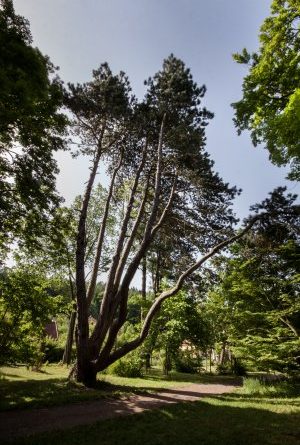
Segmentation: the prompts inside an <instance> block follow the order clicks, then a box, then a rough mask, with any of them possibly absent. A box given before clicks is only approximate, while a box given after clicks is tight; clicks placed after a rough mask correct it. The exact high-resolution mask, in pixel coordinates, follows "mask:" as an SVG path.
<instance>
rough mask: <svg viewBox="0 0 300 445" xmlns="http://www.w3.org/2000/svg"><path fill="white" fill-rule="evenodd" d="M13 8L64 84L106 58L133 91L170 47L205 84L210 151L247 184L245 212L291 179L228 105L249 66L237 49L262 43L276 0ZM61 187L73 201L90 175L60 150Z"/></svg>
mask: <svg viewBox="0 0 300 445" xmlns="http://www.w3.org/2000/svg"><path fill="white" fill-rule="evenodd" d="M14 4H15V9H16V12H17V13H19V14H21V15H24V16H25V17H26V18H28V19H29V21H30V24H31V31H32V34H33V37H34V44H35V45H36V46H38V47H39V48H40V50H41V51H42V52H43V53H45V54H47V55H49V57H50V59H51V60H52V62H53V63H54V64H55V65H58V66H59V67H60V76H61V77H62V79H63V80H64V81H65V82H83V81H87V80H89V79H90V76H91V71H92V69H94V68H97V67H98V66H99V64H100V63H102V62H104V61H107V62H108V63H109V64H110V66H111V68H112V69H113V71H119V70H123V71H125V72H126V73H127V75H128V76H129V78H130V80H131V84H132V87H133V90H134V92H135V94H136V95H138V96H140V97H141V96H142V95H143V93H144V86H143V80H144V79H145V78H147V77H148V76H149V75H153V74H154V73H155V72H156V71H157V70H158V69H159V68H160V66H161V64H162V60H163V59H164V58H165V57H167V56H168V55H169V54H170V53H171V52H172V53H174V54H175V56H176V57H179V58H181V59H182V60H183V61H184V62H185V63H186V65H187V66H189V67H190V68H191V70H192V73H193V76H194V78H195V80H196V81H197V82H198V83H199V84H203V83H204V84H206V86H207V94H206V97H205V100H204V104H205V105H206V106H207V108H208V109H209V110H211V111H213V112H214V113H215V118H214V120H213V121H212V122H211V124H210V125H209V128H208V132H207V135H208V144H207V150H208V152H209V153H210V154H211V157H212V159H214V160H215V168H216V170H217V171H218V172H219V173H220V174H221V176H222V177H223V178H224V180H225V181H226V182H229V183H230V184H231V185H237V186H238V187H240V188H242V189H243V193H242V195H241V196H240V197H239V198H238V199H237V201H236V204H235V210H236V212H237V214H238V216H240V217H244V216H246V215H247V213H248V208H249V206H250V205H251V204H254V203H255V202H258V201H261V200H262V199H264V198H265V197H266V195H267V193H268V192H269V191H271V190H272V189H273V188H274V187H276V186H278V185H283V184H286V185H287V186H288V189H289V190H290V191H293V192H296V193H297V192H298V193H299V192H300V189H299V184H298V185H297V184H295V183H291V182H287V181H285V179H284V178H285V175H286V171H285V170H284V169H282V168H277V167H274V166H273V165H272V164H271V163H270V162H269V161H268V153H267V152H266V151H265V150H263V149H262V148H253V147H252V145H251V140H250V137H249V135H248V134H244V135H242V136H237V134H236V131H235V128H234V126H233V122H232V117H233V111H232V109H231V107H230V104H231V103H232V102H234V101H236V100H238V99H240V98H241V84H242V79H243V76H244V75H245V74H246V72H247V71H246V68H245V67H243V66H241V65H238V64H236V63H235V62H234V61H233V60H232V57H231V54H232V53H233V52H237V51H239V50H241V49H242V48H243V47H247V49H249V50H250V51H254V50H256V49H257V47H258V32H259V27H260V25H261V24H262V21H263V19H264V18H265V17H266V16H268V15H269V9H270V4H271V0H210V1H208V0H51V1H49V0H15V1H14ZM58 160H59V165H60V169H61V174H60V176H59V178H58V188H59V191H60V192H61V193H62V194H63V196H64V197H65V198H66V202H67V203H69V202H70V200H71V199H73V198H74V196H75V195H77V194H79V193H81V192H82V191H83V187H84V181H85V180H86V179H87V175H88V170H87V167H88V164H87V162H86V161H85V160H82V159H77V160H71V158H70V156H69V155H68V154H67V153H64V154H60V155H58Z"/></svg>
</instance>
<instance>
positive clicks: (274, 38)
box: [233, 0, 300, 180]
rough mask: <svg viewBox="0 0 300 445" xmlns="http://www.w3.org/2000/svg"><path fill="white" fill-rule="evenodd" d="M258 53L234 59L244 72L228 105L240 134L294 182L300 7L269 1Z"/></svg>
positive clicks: (299, 112)
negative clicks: (239, 96) (247, 135)
mask: <svg viewBox="0 0 300 445" xmlns="http://www.w3.org/2000/svg"><path fill="white" fill-rule="evenodd" d="M259 39H260V48H259V50H258V52H255V53H252V54H250V53H249V52H248V51H247V50H246V49H244V50H243V51H242V52H241V53H240V54H234V59H235V60H236V61H237V62H238V63H242V64H246V65H247V66H248V67H249V72H248V74H247V75H246V76H245V78H244V81H243V98H242V99H241V100H240V101H239V102H235V103H234V104H233V108H234V110H235V118H234V122H235V125H236V127H237V129H238V132H239V133H240V132H241V131H243V130H246V129H247V130H250V132H251V136H252V141H253V143H254V145H257V144H259V143H264V144H265V147H266V148H267V150H268V151H269V156H270V160H271V161H272V162H273V163H274V164H276V165H279V166H280V165H289V166H290V173H289V175H288V177H289V178H290V179H294V180H299V179H300V5H299V1H298V0H273V2H272V5H271V15H270V16H269V17H268V18H266V20H265V21H264V23H263V25H262V27H261V30H260V35H259Z"/></svg>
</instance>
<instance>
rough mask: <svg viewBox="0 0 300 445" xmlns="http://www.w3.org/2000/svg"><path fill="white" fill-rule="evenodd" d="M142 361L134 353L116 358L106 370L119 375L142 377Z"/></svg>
mask: <svg viewBox="0 0 300 445" xmlns="http://www.w3.org/2000/svg"><path fill="white" fill-rule="evenodd" d="M142 367H143V361H142V360H141V358H140V357H138V356H136V355H131V356H129V357H126V358H123V359H120V360H117V361H116V362H115V363H113V364H112V365H111V366H110V367H109V369H108V371H109V373H111V374H114V375H117V376H119V377H142Z"/></svg>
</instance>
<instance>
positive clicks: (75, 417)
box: [0, 384, 237, 441]
mask: <svg viewBox="0 0 300 445" xmlns="http://www.w3.org/2000/svg"><path fill="white" fill-rule="evenodd" d="M236 387H237V386H234V385H224V384H214V385H211V384H206V385H202V384H191V385H188V386H184V387H182V388H174V389H166V390H164V391H162V392H159V393H154V394H151V395H132V396H130V397H127V398H121V399H102V400H97V401H91V402H82V403H76V404H71V405H64V406H56V407H51V408H38V409H30V410H29V409H27V410H22V411H21V410H16V411H7V412H2V413H0V441H3V440H11V439H14V438H17V437H25V436H29V435H32V434H37V433H42V432H46V431H51V430H60V429H67V428H72V427H74V426H77V425H87V424H91V423H94V422H98V421H99V420H103V419H109V418H112V417H118V416H126V415H129V414H136V413H140V412H142V411H145V410H150V409H155V408H158V407H161V406H163V405H168V404H172V403H179V402H187V401H188V402H190V401H196V400H198V399H199V398H201V397H207V396H211V395H217V394H224V393H228V392H232V391H234V390H235V389H236Z"/></svg>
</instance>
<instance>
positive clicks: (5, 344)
mask: <svg viewBox="0 0 300 445" xmlns="http://www.w3.org/2000/svg"><path fill="white" fill-rule="evenodd" d="M0 279H1V291H0V357H1V362H2V364H3V363H20V362H21V363H26V364H29V365H38V364H41V362H42V358H43V355H44V352H45V351H44V350H43V342H44V340H45V337H46V332H45V325H46V324H47V323H48V322H49V321H51V319H52V317H55V316H57V315H58V314H59V313H63V312H65V313H66V312H67V311H68V300H67V299H66V298H65V296H64V295H63V294H62V290H63V289H62V288H63V283H62V282H61V280H59V279H58V278H57V277H52V278H49V277H47V276H46V275H45V274H43V273H42V271H41V269H40V268H35V267H34V266H32V265H28V264H27V265H24V264H23V265H19V266H16V267H14V268H12V269H4V270H3V271H2V272H1V277H0Z"/></svg>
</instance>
